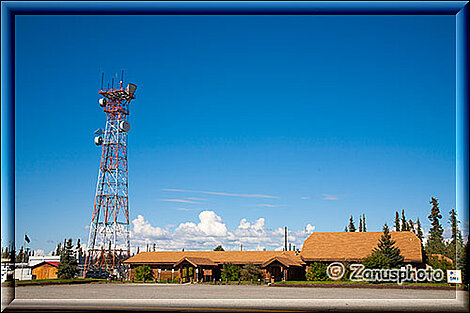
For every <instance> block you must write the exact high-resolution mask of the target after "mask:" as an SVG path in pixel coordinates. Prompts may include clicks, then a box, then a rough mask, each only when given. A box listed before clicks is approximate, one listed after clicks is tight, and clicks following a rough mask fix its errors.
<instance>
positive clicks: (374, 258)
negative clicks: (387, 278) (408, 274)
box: [362, 253, 391, 268]
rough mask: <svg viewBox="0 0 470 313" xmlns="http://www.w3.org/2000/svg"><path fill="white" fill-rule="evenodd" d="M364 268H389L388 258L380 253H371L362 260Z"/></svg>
mask: <svg viewBox="0 0 470 313" xmlns="http://www.w3.org/2000/svg"><path fill="white" fill-rule="evenodd" d="M362 264H363V265H364V266H365V267H366V268H390V267H391V262H390V259H389V258H388V257H387V256H385V255H384V254H382V253H372V254H371V255H369V256H368V257H366V258H364V259H363V260H362Z"/></svg>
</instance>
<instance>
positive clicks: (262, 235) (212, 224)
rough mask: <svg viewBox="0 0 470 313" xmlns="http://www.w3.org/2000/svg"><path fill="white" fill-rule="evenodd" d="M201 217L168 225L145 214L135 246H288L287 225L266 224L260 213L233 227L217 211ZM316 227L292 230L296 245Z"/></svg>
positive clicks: (133, 239)
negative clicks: (153, 222) (152, 221)
mask: <svg viewBox="0 0 470 313" xmlns="http://www.w3.org/2000/svg"><path fill="white" fill-rule="evenodd" d="M198 218H199V221H198V222H192V221H186V222H182V223H180V224H179V225H178V226H177V227H176V228H174V226H172V225H167V226H166V227H165V228H164V229H163V228H160V227H157V226H152V225H151V224H150V223H149V222H148V221H147V220H145V218H144V217H143V216H142V215H139V216H138V217H137V218H136V219H135V220H133V221H132V224H133V225H134V229H133V230H132V231H131V246H132V247H133V251H134V252H135V251H136V246H140V249H139V250H140V251H145V250H146V247H147V245H148V246H149V247H150V248H151V249H152V250H153V244H154V243H155V246H156V250H157V251H161V250H173V251H177V250H181V249H183V248H184V249H186V250H212V249H213V248H214V247H216V246H217V245H219V244H221V245H222V246H223V247H224V248H225V249H226V250H239V249H240V245H243V250H263V249H266V250H274V249H282V248H283V247H284V228H283V227H278V228H275V229H269V228H266V224H265V222H266V221H265V219H264V218H263V217H260V218H258V219H256V220H254V221H249V220H248V219H246V218H242V219H241V220H240V222H239V224H238V226H237V227H236V228H235V229H234V230H233V231H230V230H229V229H228V228H227V226H226V224H225V223H224V222H223V220H222V218H221V217H220V216H219V215H217V214H216V213H215V212H214V211H208V210H206V211H202V212H200V213H199V215H198ZM314 228H315V227H314V226H312V225H311V224H308V225H307V226H306V227H305V229H302V230H298V231H296V230H289V235H288V239H289V242H290V243H291V244H292V245H295V246H296V248H300V247H301V245H302V242H303V240H304V239H305V237H306V236H307V235H308V234H310V233H311V232H312V231H313V229H314Z"/></svg>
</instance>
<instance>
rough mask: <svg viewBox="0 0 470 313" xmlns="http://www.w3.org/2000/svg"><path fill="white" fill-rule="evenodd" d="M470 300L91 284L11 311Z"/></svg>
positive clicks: (437, 306)
mask: <svg viewBox="0 0 470 313" xmlns="http://www.w3.org/2000/svg"><path fill="white" fill-rule="evenodd" d="M464 298H468V292H462V291H458V292H456V291H455V290H410V289H358V288H289V287H267V286H237V285H231V286H225V285H222V286H213V285H155V284H146V285H142V284H125V285H121V284H88V285H62V286H30V287H17V288H16V290H15V300H14V301H13V302H12V303H11V305H9V306H8V311H10V310H11V311H15V310H31V309H36V310H42V309H51V308H52V309H60V310H63V309H69V310H77V309H82V310H97V309H127V310H134V309H139V310H146V309H149V310H154V311H155V310H165V311H167V310H177V311H186V310H189V311H201V312H207V311H219V310H220V311H221V312H226V311H227V310H230V309H235V310H237V309H238V310H243V311H249V310H253V309H254V310H256V311H258V312H259V311H263V310H276V309H277V310H297V311H299V310H300V311H302V310H306V311H311V310H321V311H325V310H333V311H334V310H339V311H344V310H357V311H374V312H377V311H396V310H397V309H398V310H406V311H416V312H423V311H428V312H432V311H434V312H442V311H446V312H451V311H461V312H466V311H467V303H466V302H464V300H463V299H464Z"/></svg>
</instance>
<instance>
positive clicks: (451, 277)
mask: <svg viewBox="0 0 470 313" xmlns="http://www.w3.org/2000/svg"><path fill="white" fill-rule="evenodd" d="M447 282H448V283H454V284H461V283H462V271H461V270H447Z"/></svg>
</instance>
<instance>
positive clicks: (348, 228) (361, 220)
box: [344, 214, 367, 232]
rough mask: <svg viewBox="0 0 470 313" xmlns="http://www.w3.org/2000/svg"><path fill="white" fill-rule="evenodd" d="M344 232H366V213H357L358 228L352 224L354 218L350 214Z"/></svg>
mask: <svg viewBox="0 0 470 313" xmlns="http://www.w3.org/2000/svg"><path fill="white" fill-rule="evenodd" d="M344 231H345V232H355V231H359V232H366V231H367V226H366V215H365V214H362V215H359V229H356V225H355V224H354V218H353V216H352V215H351V217H350V218H349V224H348V225H346V226H345V227H344Z"/></svg>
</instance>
